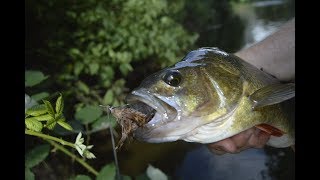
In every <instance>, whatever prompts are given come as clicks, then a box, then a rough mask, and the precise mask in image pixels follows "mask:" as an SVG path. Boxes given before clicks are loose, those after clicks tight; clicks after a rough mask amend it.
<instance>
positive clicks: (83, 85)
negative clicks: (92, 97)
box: [77, 81, 90, 94]
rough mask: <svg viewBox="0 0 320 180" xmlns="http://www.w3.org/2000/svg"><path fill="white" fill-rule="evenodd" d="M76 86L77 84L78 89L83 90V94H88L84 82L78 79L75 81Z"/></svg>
mask: <svg viewBox="0 0 320 180" xmlns="http://www.w3.org/2000/svg"><path fill="white" fill-rule="evenodd" d="M77 86H78V88H79V90H80V91H82V92H84V93H85V94H89V92H90V89H89V87H88V86H87V85H86V84H85V83H84V82H82V81H78V82H77Z"/></svg>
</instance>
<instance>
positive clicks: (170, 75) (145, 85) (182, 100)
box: [126, 48, 242, 143]
mask: <svg viewBox="0 0 320 180" xmlns="http://www.w3.org/2000/svg"><path fill="white" fill-rule="evenodd" d="M226 56H228V54H227V53H225V52H224V51H221V50H219V49H216V48H200V49H198V50H195V51H191V52H190V53H188V54H187V55H186V56H185V57H184V58H183V59H182V60H181V61H180V62H178V63H176V64H175V65H173V66H171V67H168V68H165V69H163V70H161V71H159V72H156V73H154V74H152V75H150V76H149V77H147V78H146V79H144V80H143V81H142V83H141V84H140V86H139V87H137V88H136V89H134V90H133V91H132V92H131V93H130V94H129V95H128V96H127V98H126V101H127V103H128V104H134V103H140V104H141V102H142V103H144V104H145V106H148V107H149V108H150V107H151V108H152V109H154V110H155V111H156V112H155V113H154V116H153V117H152V118H151V120H150V121H149V122H148V123H147V124H145V125H144V126H142V127H139V128H138V129H137V130H135V132H134V136H135V138H137V139H139V140H142V141H146V142H152V143H159V142H170V141H176V140H179V139H184V138H186V137H188V136H191V135H192V133H193V132H194V130H195V129H197V128H198V127H200V126H202V125H204V124H207V123H210V122H212V121H215V120H219V119H221V118H222V117H224V116H226V115H227V114H229V113H230V112H231V111H232V109H233V108H234V106H235V105H236V102H237V100H238V99H239V98H240V96H241V93H242V92H241V90H242V88H241V83H240V82H239V76H238V75H239V74H237V73H236V70H234V71H232V70H230V68H229V70H226V68H222V69H221V65H220V62H223V58H225V57H226ZM215 60H217V61H219V63H217V64H216V63H214V62H215ZM231 69H232V68H231Z"/></svg>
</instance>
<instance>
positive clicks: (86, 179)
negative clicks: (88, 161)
mask: <svg viewBox="0 0 320 180" xmlns="http://www.w3.org/2000/svg"><path fill="white" fill-rule="evenodd" d="M74 180H91V178H90V177H89V176H86V175H82V174H80V175H77V176H76V177H75V178H74Z"/></svg>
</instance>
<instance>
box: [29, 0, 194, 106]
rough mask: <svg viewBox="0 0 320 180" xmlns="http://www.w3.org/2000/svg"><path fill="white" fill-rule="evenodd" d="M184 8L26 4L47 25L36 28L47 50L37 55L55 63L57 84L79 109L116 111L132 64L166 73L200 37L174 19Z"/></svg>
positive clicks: (162, 2)
mask: <svg viewBox="0 0 320 180" xmlns="http://www.w3.org/2000/svg"><path fill="white" fill-rule="evenodd" d="M183 5H184V4H183V3H181V1H179V2H177V3H173V2H170V1H167V0H158V1H150V0H118V1H77V3H71V2H65V3H60V2H59V1H44V2H41V3H37V2H36V1H31V2H28V3H27V7H29V11H31V12H32V13H33V14H34V16H35V19H36V20H38V21H39V22H45V24H46V25H45V26H43V28H38V29H39V31H44V32H43V33H44V35H47V36H45V37H46V38H47V39H46V40H45V41H44V42H46V45H45V46H42V47H39V48H38V51H37V52H39V54H40V55H41V56H43V57H42V59H44V60H46V62H48V63H51V62H54V64H53V63H52V64H53V65H52V66H50V67H52V72H54V73H55V74H54V76H57V77H55V79H56V80H57V81H56V82H55V83H56V84H58V85H61V86H63V87H64V88H65V89H66V91H68V92H67V93H66V94H68V95H69V94H70V95H71V94H72V95H73V98H76V100H77V101H78V103H79V104H81V103H83V102H84V103H85V104H93V105H98V104H104V103H107V104H108V105H112V106H117V105H120V104H123V100H124V97H125V95H126V93H127V88H126V78H127V75H128V74H129V73H130V72H132V71H133V70H134V69H135V67H134V62H143V61H147V60H148V61H153V62H154V64H155V65H158V66H159V67H166V66H169V65H171V64H173V63H174V62H176V61H178V60H180V59H181V57H182V56H183V55H184V54H185V52H186V51H188V50H189V49H190V48H191V47H192V45H193V43H194V42H195V40H196V39H197V37H198V36H197V35H196V34H191V33H189V32H187V31H186V30H185V29H184V28H183V27H182V26H181V25H180V24H179V23H178V22H176V21H175V20H174V19H173V18H172V17H174V16H175V15H176V14H178V12H179V11H180V10H181V9H182V7H183ZM62 17H63V19H64V21H63V22H64V23H63V22H61V18H62ZM39 24H41V23H39ZM57 29H58V30H57ZM41 40H42V39H41ZM42 41H43V40H42ZM39 54H37V55H39ZM35 56H36V55H35ZM45 66H47V64H46V65H45ZM111 95H112V97H111ZM75 106H77V104H76V105H75Z"/></svg>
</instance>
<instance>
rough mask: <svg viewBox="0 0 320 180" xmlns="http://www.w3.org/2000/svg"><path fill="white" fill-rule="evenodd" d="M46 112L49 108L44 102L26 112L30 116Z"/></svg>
mask: <svg viewBox="0 0 320 180" xmlns="http://www.w3.org/2000/svg"><path fill="white" fill-rule="evenodd" d="M45 113H47V108H46V106H45V105H44V104H40V105H35V106H32V107H31V108H29V109H28V110H27V111H26V114H27V115H30V116H40V115H42V114H45Z"/></svg>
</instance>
